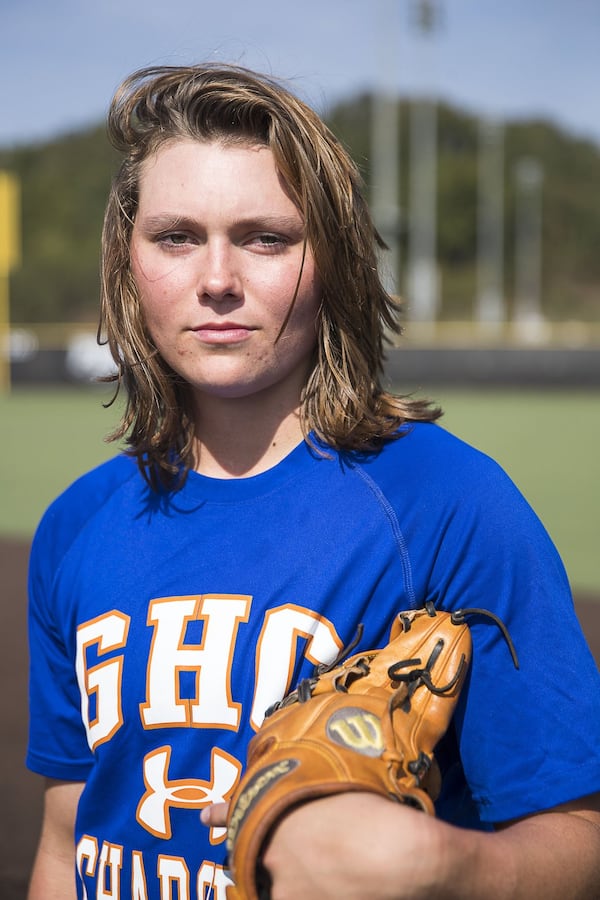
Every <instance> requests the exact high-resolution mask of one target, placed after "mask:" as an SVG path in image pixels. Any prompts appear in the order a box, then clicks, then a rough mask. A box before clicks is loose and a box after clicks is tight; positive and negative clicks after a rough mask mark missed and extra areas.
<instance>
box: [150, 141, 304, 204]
mask: <svg viewBox="0 0 600 900" xmlns="http://www.w3.org/2000/svg"><path fill="white" fill-rule="evenodd" d="M193 197H195V198H196V199H199V198H205V199H206V200H207V201H209V200H211V199H217V198H219V197H220V198H221V199H222V200H223V202H226V203H227V204H229V205H231V204H232V203H234V202H235V201H236V200H237V202H238V204H240V205H243V204H244V203H245V202H252V203H255V204H256V203H258V204H260V205H269V204H274V203H276V204H279V205H289V204H291V203H293V201H292V200H291V197H290V192H289V189H288V186H287V184H286V182H285V180H284V179H283V177H282V175H281V172H280V171H279V169H278V167H277V163H276V160H275V156H274V154H273V152H272V150H271V149H270V148H269V147H267V146H266V145H265V144H260V143H256V142H251V141H242V140H239V139H237V140H211V141H205V140H198V139H195V138H180V139H174V140H169V141H166V142H165V143H163V144H161V145H160V146H159V147H158V148H157V149H156V150H155V151H154V152H153V153H152V154H151V155H149V156H148V157H147V158H146V159H145V160H144V162H143V163H142V165H141V168H140V177H139V203H140V205H144V206H146V205H148V204H150V205H154V204H156V203H162V202H165V200H166V199H167V198H171V199H172V200H173V201H181V200H186V199H189V200H191V198H193ZM294 208H296V206H295V204H294Z"/></svg>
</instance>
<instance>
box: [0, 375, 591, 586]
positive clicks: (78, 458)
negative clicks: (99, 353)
mask: <svg viewBox="0 0 600 900" xmlns="http://www.w3.org/2000/svg"><path fill="white" fill-rule="evenodd" d="M426 393H427V394H428V396H431V397H433V398H434V399H435V400H436V401H437V402H439V403H440V404H441V405H442V407H443V408H444V410H445V415H444V417H443V419H442V420H441V422H442V425H443V426H444V427H445V428H447V429H449V430H450V431H452V432H454V433H455V434H457V435H458V436H459V437H462V438H463V439H464V440H466V441H468V442H469V443H471V444H474V445H475V446H476V447H478V448H479V449H481V450H483V451H484V452H486V453H488V454H489V455H490V456H493V457H494V458H495V459H497V460H498V462H499V463H500V464H501V465H502V466H503V467H504V468H505V469H506V470H507V471H508V473H509V474H510V476H511V478H512V479H513V481H515V483H516V484H517V485H518V487H519V488H520V489H521V491H522V492H523V493H524V494H525V496H526V497H527V499H528V500H529V502H530V503H531V504H532V506H533V507H534V508H535V510H536V511H537V513H538V514H539V516H540V517H541V519H542V521H543V522H544V524H545V525H546V528H547V529H548V531H549V532H550V534H551V536H552V538H553V539H554V541H555V543H556V545H557V546H558V549H559V550H560V552H561V554H562V557H563V559H564V561H565V563H566V565H567V569H568V571H569V575H570V578H571V582H572V584H573V586H574V587H575V588H577V589H578V590H582V591H592V592H598V591H600V546H599V538H600V392H599V391H532V390H496V389H488V390H478V391H474V390H455V389H446V388H439V389H429V390H427V392H426ZM109 397H110V393H108V392H107V391H105V390H104V389H100V388H94V389H68V388H65V389H56V390H50V389H44V390H34V389H24V388H22V389H14V390H13V392H12V394H10V395H9V396H2V397H0V434H1V441H0V535H5V536H16V537H19V536H21V537H25V538H29V537H30V536H31V534H32V533H33V530H34V528H35V525H36V523H37V521H38V520H39V518H40V516H41V515H42V513H43V511H44V509H45V508H46V506H47V505H48V504H49V503H50V502H51V500H52V499H53V498H54V497H55V496H56V495H57V494H58V493H59V492H60V491H61V490H62V489H63V488H65V487H66V486H67V485H68V484H69V483H70V482H71V481H72V480H73V479H74V478H76V477H77V476H78V475H80V474H82V473H83V472H85V471H86V470H87V469H89V468H91V467H92V466H94V465H96V464H97V463H100V462H102V461H103V460H105V459H108V458H109V457H110V456H111V455H113V453H115V452H116V451H117V449H118V448H117V447H115V445H111V444H106V443H105V442H104V440H103V438H104V436H105V435H106V434H107V433H108V432H109V431H110V430H111V429H112V428H113V427H114V426H115V425H116V423H117V420H118V416H119V411H120V409H119V407H118V406H115V407H111V408H110V409H104V408H103V406H102V404H103V402H106V401H107V400H108V399H109ZM465 490H468V485H465Z"/></svg>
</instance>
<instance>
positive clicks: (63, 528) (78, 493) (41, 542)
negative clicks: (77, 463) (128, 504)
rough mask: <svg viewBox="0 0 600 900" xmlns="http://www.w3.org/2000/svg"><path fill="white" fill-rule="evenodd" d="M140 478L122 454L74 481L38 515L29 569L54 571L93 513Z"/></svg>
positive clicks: (136, 470) (127, 458)
mask: <svg viewBox="0 0 600 900" xmlns="http://www.w3.org/2000/svg"><path fill="white" fill-rule="evenodd" d="M140 477H141V476H140V475H139V470H138V467H137V463H136V461H135V460H134V459H132V458H130V457H128V456H125V455H124V454H123V455H119V456H116V457H113V458H112V459H110V460H108V461H107V462H105V463H102V464H101V465H99V466H97V467H96V468H94V469H92V470H91V471H89V472H87V473H86V474H85V475H82V476H81V477H80V478H78V479H77V480H76V481H74V482H73V483H72V484H71V485H70V486H69V487H68V488H67V489H66V490H65V491H63V492H62V493H61V494H60V495H59V496H58V497H57V498H56V500H54V501H53V502H52V503H51V504H50V506H49V507H48V509H47V510H46V512H45V513H44V515H43V516H42V519H41V521H40V523H39V525H38V527H37V530H36V533H35V535H34V538H33V543H32V549H31V562H30V570H35V569H36V568H39V567H41V566H42V565H43V566H44V568H50V569H52V570H54V569H55V568H56V566H57V565H59V563H60V560H61V559H62V558H63V556H64V555H65V553H66V552H67V551H68V549H69V547H70V546H71V544H72V542H73V541H74V540H75V538H76V537H77V535H78V534H79V533H80V531H81V530H82V528H83V527H84V526H85V524H86V523H87V522H88V521H89V520H90V519H91V518H92V517H93V516H94V515H95V513H96V512H97V511H98V510H99V509H101V508H102V507H103V506H104V504H105V503H107V502H108V501H109V500H110V498H111V497H112V496H113V495H114V494H115V493H116V492H117V491H119V490H120V489H121V488H122V487H123V485H125V484H126V483H127V482H129V481H131V480H132V479H137V478H140Z"/></svg>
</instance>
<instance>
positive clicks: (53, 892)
mask: <svg viewBox="0 0 600 900" xmlns="http://www.w3.org/2000/svg"><path fill="white" fill-rule="evenodd" d="M82 790H83V782H79V781H54V780H52V779H47V781H46V791H45V795H44V818H43V821H42V831H41V836H40V841H39V844H38V849H37V854H36V857H35V862H34V865H33V871H32V875H31V881H30V885H29V893H28V895H27V896H28V900H75V898H76V896H77V891H76V888H75V839H74V828H75V816H76V813H77V804H78V802H79V797H80V794H81V791H82Z"/></svg>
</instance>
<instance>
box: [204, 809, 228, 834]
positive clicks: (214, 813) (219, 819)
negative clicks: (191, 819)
mask: <svg viewBox="0 0 600 900" xmlns="http://www.w3.org/2000/svg"><path fill="white" fill-rule="evenodd" d="M228 809H229V803H213V804H212V806H205V807H204V809H203V810H202V812H201V813H200V821H201V822H202V824H203V825H209V826H211V827H213V828H214V827H223V826H224V825H226V824H227V810H228Z"/></svg>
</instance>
